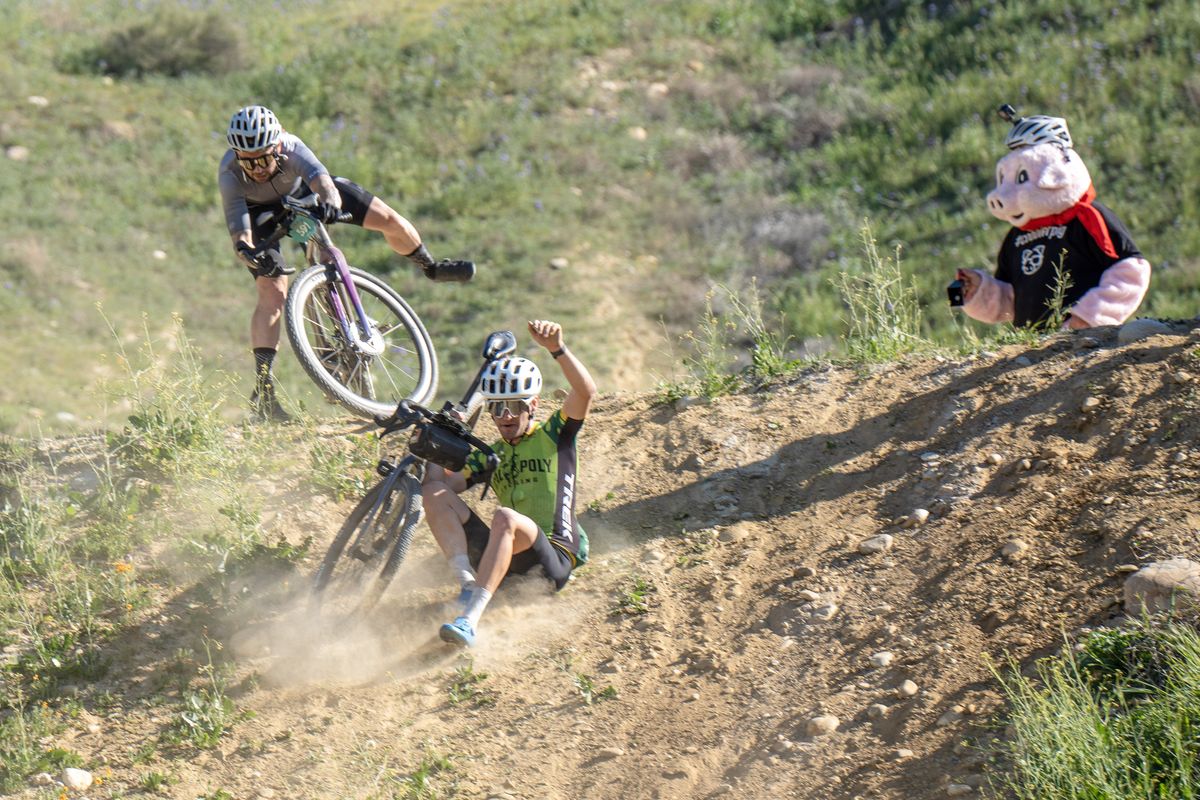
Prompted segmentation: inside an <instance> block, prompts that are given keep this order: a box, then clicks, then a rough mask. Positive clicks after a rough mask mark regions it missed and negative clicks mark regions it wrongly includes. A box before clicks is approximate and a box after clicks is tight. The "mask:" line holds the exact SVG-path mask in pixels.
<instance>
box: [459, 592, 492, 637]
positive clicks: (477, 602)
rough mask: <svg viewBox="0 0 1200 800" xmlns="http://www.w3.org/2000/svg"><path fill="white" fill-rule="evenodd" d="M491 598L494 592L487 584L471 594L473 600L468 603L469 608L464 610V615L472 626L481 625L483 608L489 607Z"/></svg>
mask: <svg viewBox="0 0 1200 800" xmlns="http://www.w3.org/2000/svg"><path fill="white" fill-rule="evenodd" d="M491 599H492V593H491V592H489V591H488V590H487V587H486V586H480V587H479V588H478V589H476V590H475V591H474V592H473V593H472V594H471V602H469V603H467V610H466V611H464V612H463V616H464V617H466V618H467V620H468V621H469V622H470V623H471V627H472V628H476V627H478V626H479V618H480V617H482V616H483V610H484V609H485V608H487V604H488V601H489V600H491Z"/></svg>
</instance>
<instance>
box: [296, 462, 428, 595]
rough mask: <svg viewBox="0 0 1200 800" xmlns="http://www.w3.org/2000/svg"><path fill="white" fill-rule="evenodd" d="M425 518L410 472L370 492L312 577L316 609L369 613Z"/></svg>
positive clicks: (403, 473)
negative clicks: (319, 607) (422, 514)
mask: <svg viewBox="0 0 1200 800" xmlns="http://www.w3.org/2000/svg"><path fill="white" fill-rule="evenodd" d="M420 517H421V483H420V481H418V480H417V479H416V478H415V477H414V476H413V475H411V474H409V473H408V472H401V473H400V474H399V475H395V476H389V477H387V478H385V479H383V480H382V481H380V482H379V483H377V484H375V486H373V487H371V489H370V491H368V492H367V494H366V496H365V497H363V499H362V500H360V501H359V502H358V505H356V506H355V507H354V510H353V511H351V512H350V516H348V517H346V521H345V522H344V523H343V524H342V527H341V529H340V530H338V533H337V536H335V537H334V539H333V542H332V543H331V544H330V545H329V550H327V551H326V553H325V557H324V559H322V561H321V566H320V567H319V568H318V569H317V573H316V575H315V576H314V577H313V588H312V591H313V599H314V601H315V603H316V604H317V605H318V606H321V607H325V608H332V609H341V610H343V611H344V612H346V613H355V612H360V611H366V610H370V609H371V608H372V607H374V605H375V604H376V603H377V602H378V601H379V598H380V597H381V596H382V595H383V592H384V590H385V589H387V587H388V585H389V584H390V583H391V581H392V578H394V577H395V575H396V570H397V569H398V568H399V566H400V562H401V561H402V560H403V559H404V556H405V554H406V553H407V552H408V549H409V546H410V545H411V544H412V539H413V535H414V533H415V531H416V527H417V523H418V521H419V520H420Z"/></svg>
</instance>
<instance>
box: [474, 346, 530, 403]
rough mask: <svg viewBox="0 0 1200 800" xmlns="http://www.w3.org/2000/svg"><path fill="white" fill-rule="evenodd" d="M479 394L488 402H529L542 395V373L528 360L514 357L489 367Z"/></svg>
mask: <svg viewBox="0 0 1200 800" xmlns="http://www.w3.org/2000/svg"><path fill="white" fill-rule="evenodd" d="M479 393H480V394H482V395H483V396H484V397H486V398H487V399H488V400H528V399H529V398H531V397H537V396H538V395H539V394H541V393H542V371H541V370H539V369H538V367H537V364H535V363H533V362H532V361H530V360H529V359H528V358H521V357H520V356H513V357H511V358H505V359H502V360H500V361H493V362H492V363H491V364H488V365H487V369H485V370H484V371H483V375H481V376H480V378H479Z"/></svg>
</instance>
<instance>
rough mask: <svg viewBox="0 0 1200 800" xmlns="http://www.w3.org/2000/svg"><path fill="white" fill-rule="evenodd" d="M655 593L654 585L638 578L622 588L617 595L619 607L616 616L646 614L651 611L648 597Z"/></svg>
mask: <svg viewBox="0 0 1200 800" xmlns="http://www.w3.org/2000/svg"><path fill="white" fill-rule="evenodd" d="M653 591H654V585H653V584H652V583H650V582H649V581H647V580H646V579H645V578H643V577H641V576H640V575H639V576H636V577H635V578H634V579H633V580H632V581H630V582H629V583H626V584H625V585H624V586H622V587H621V589H620V592H619V593H618V595H617V607H616V608H615V609H613V612H612V613H614V614H645V613H646V612H647V611H649V610H650V605H649V599H648V598H647V595H649V594H650V593H651V592H653Z"/></svg>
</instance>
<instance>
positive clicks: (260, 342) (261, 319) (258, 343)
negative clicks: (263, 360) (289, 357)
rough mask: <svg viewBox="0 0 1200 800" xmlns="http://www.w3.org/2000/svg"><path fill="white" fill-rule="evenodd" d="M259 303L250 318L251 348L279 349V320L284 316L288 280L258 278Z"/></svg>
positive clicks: (255, 282)
mask: <svg viewBox="0 0 1200 800" xmlns="http://www.w3.org/2000/svg"><path fill="white" fill-rule="evenodd" d="M254 288H255V289H257V290H258V303H257V305H255V307H254V313H253V314H251V316H250V346H251V347H271V348H276V349H278V347H279V320H280V319H281V318H282V316H283V301H284V300H285V299H287V289H288V279H287V277H286V276H280V277H278V278H257V279H255V281H254Z"/></svg>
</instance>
